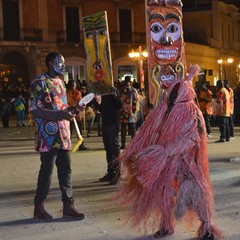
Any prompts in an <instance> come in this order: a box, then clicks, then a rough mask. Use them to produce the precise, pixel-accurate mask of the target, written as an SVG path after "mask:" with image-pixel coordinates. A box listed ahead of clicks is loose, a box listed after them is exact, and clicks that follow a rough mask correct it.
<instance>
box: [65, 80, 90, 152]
mask: <svg viewBox="0 0 240 240" xmlns="http://www.w3.org/2000/svg"><path fill="white" fill-rule="evenodd" d="M67 98H68V104H69V106H75V105H77V104H78V103H79V102H80V100H81V99H82V94H81V92H80V91H78V90H76V83H75V82H74V80H70V81H69V82H68V90H67ZM82 112H84V113H85V110H83V111H81V112H80V113H79V114H77V115H76V121H77V125H78V128H79V131H80V133H81V135H82V130H83V119H82V115H83V113H82ZM70 129H71V134H72V132H73V129H74V123H73V121H71V122H70ZM78 150H79V151H81V150H88V148H87V147H86V146H85V144H84V141H83V142H82V144H81V145H80V146H79V149H78Z"/></svg>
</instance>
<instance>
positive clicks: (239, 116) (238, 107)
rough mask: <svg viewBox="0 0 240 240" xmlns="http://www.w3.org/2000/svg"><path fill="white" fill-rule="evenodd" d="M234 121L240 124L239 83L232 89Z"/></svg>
mask: <svg viewBox="0 0 240 240" xmlns="http://www.w3.org/2000/svg"><path fill="white" fill-rule="evenodd" d="M234 122H235V124H238V125H239V124H240V83H239V84H238V85H237V87H236V88H235V89H234Z"/></svg>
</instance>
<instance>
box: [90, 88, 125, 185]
mask: <svg viewBox="0 0 240 240" xmlns="http://www.w3.org/2000/svg"><path fill="white" fill-rule="evenodd" d="M94 106H95V107H96V109H97V110H98V111H99V112H101V116H102V139H103V144H104V148H105V151H106V160H107V174H106V175H105V176H104V177H102V178H100V179H99V181H100V182H109V184H110V185H115V184H117V183H118V179H119V175H120V169H119V161H118V156H119V154H120V147H119V143H118V134H119V118H120V109H121V107H122V102H121V99H120V93H119V92H118V90H117V89H115V90H114V93H113V94H106V95H103V96H102V97H101V98H99V96H97V97H96V100H95V102H94Z"/></svg>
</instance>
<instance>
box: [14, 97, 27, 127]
mask: <svg viewBox="0 0 240 240" xmlns="http://www.w3.org/2000/svg"><path fill="white" fill-rule="evenodd" d="M14 104H15V111H16V113H17V127H19V126H20V125H22V126H26V124H25V105H26V101H25V99H24V98H23V97H22V94H21V93H20V94H18V96H17V98H16V99H15V103H14Z"/></svg>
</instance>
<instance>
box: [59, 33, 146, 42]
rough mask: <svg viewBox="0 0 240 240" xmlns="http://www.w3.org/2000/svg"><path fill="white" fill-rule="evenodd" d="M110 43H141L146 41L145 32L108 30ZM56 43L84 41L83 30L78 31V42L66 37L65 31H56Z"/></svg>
mask: <svg viewBox="0 0 240 240" xmlns="http://www.w3.org/2000/svg"><path fill="white" fill-rule="evenodd" d="M109 37H110V42H111V44H119V43H121V44H122V43H126V44H134V43H136V44H141V43H145V42H146V33H145V32H135V33H120V32H110V33H109ZM56 39H57V40H56V42H57V43H62V44H64V43H79V44H83V43H84V37H83V32H80V42H79V41H78V42H77V41H75V39H72V40H71V39H67V33H66V32H65V31H57V37H56Z"/></svg>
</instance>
